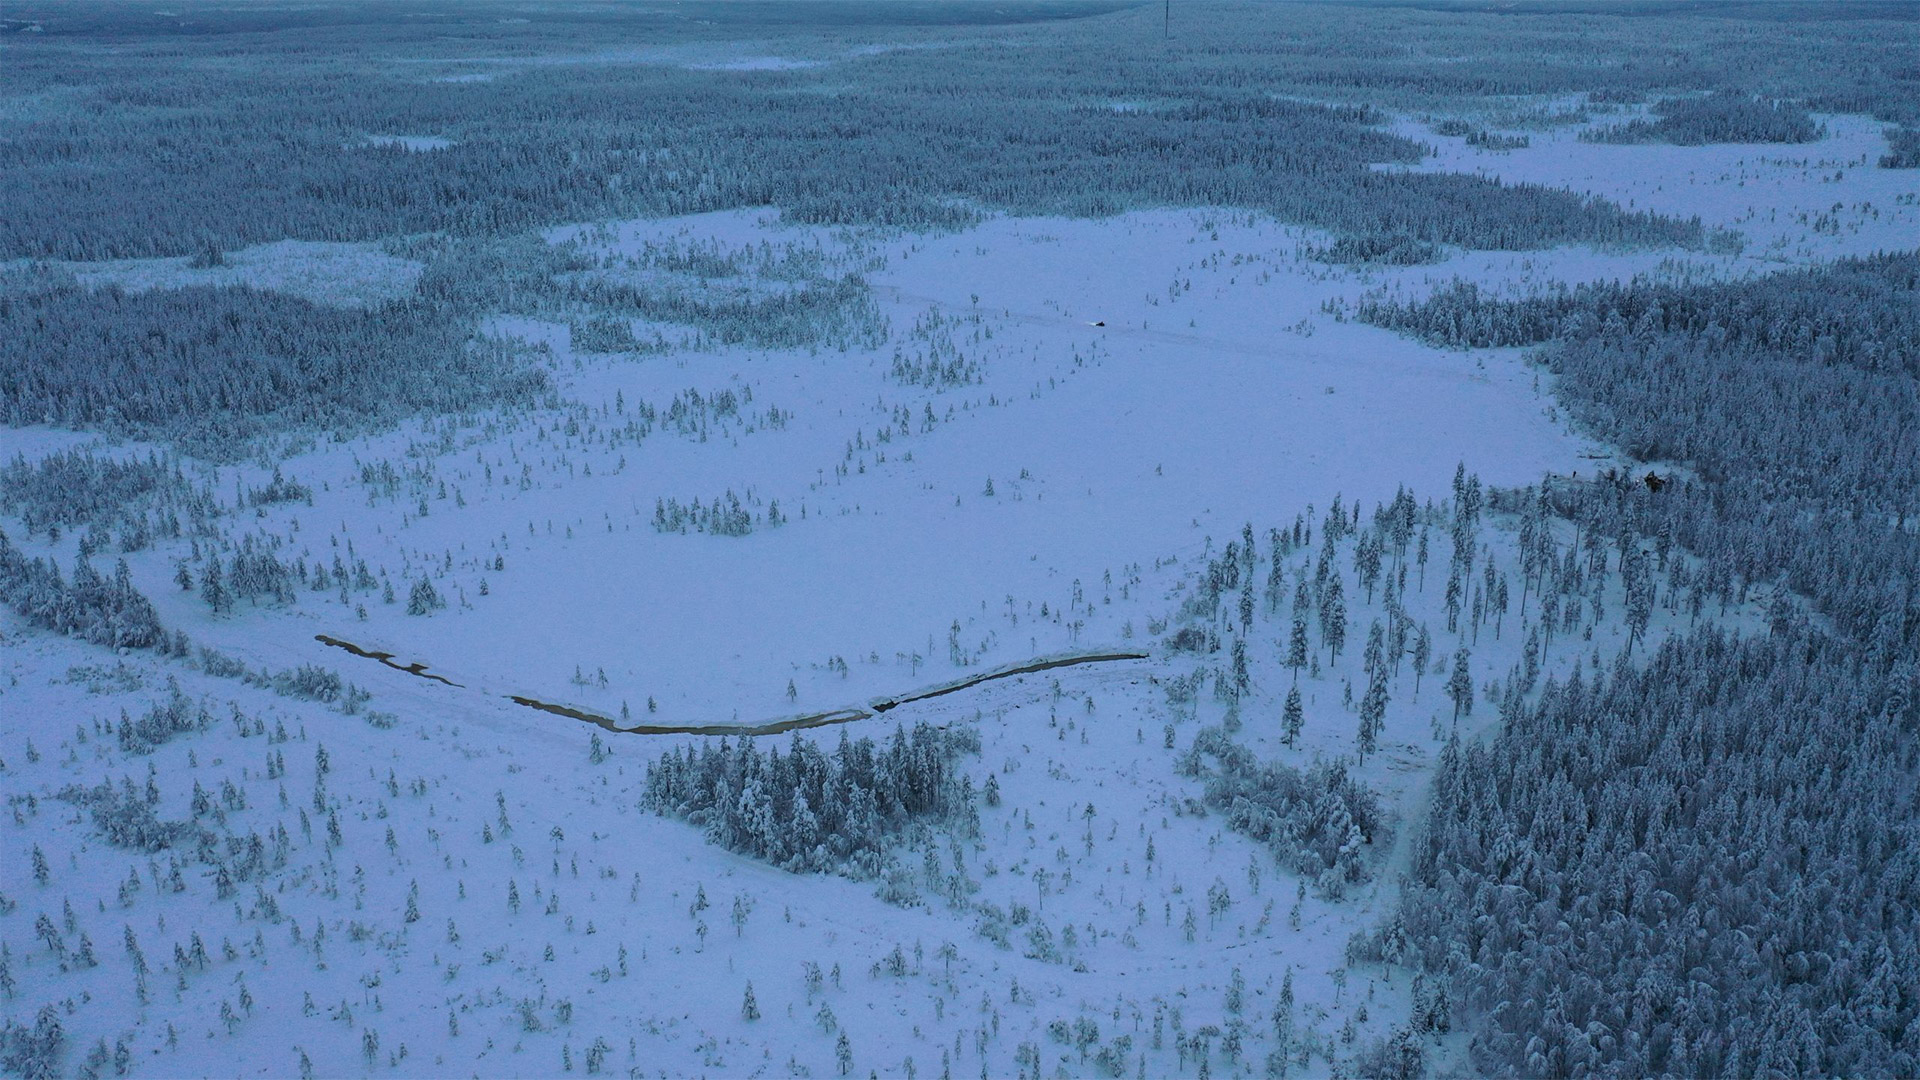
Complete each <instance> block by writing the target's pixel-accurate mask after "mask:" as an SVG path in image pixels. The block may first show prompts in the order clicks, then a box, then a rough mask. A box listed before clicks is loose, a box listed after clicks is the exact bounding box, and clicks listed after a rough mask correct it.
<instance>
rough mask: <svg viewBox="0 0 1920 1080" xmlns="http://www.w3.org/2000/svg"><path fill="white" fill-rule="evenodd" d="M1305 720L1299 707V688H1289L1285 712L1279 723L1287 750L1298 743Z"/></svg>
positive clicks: (1303, 712) (1303, 713)
mask: <svg viewBox="0 0 1920 1080" xmlns="http://www.w3.org/2000/svg"><path fill="white" fill-rule="evenodd" d="M1305 719H1306V715H1305V711H1304V710H1303V709H1302V708H1301V706H1300V688H1299V687H1298V686H1294V687H1290V688H1289V689H1288V690H1287V705H1286V711H1285V712H1284V713H1283V714H1282V716H1281V721H1280V729H1281V731H1282V733H1283V735H1282V739H1283V741H1285V742H1286V744H1287V746H1288V747H1289V748H1291V747H1292V746H1293V745H1294V744H1295V743H1296V742H1298V741H1299V739H1300V729H1301V727H1302V725H1303V724H1304V722H1305Z"/></svg>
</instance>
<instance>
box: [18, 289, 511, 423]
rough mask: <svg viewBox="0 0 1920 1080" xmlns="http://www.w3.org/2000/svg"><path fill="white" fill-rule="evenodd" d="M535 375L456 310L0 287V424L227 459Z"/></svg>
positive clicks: (228, 294)
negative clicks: (122, 438)
mask: <svg viewBox="0 0 1920 1080" xmlns="http://www.w3.org/2000/svg"><path fill="white" fill-rule="evenodd" d="M546 385H547V383H546V377H545V374H544V372H542V371H540V370H538V369H535V368H532V367H529V366H527V365H525V364H523V363H521V362H519V361H518V360H517V359H515V358H514V357H513V355H512V354H511V353H509V352H508V351H507V350H506V349H505V348H504V347H501V346H497V345H491V344H487V343H484V342H477V341H470V340H469V339H468V337H467V332H466V329H465V324H464V323H462V322H460V321H458V320H456V318H455V317H454V316H453V314H452V313H450V312H446V311H441V310H437V309H430V308H425V307H421V306H419V305H415V304H393V305H388V306H386V307H383V308H380V309H377V310H371V311H359V310H344V309H339V308H331V307H326V306H323V305H320V304H315V303H312V302H310V301H307V300H303V299H300V298H297V297H293V296H288V295H285V294H282V293H275V292H268V291H263V290H259V289H253V288H247V287H243V286H227V287H218V288H215V287H204V286H196V287H189V288H181V289H157V290H153V291H149V292H141V293H129V292H125V291H122V290H120V289H118V288H104V289H86V288H82V287H80V286H77V285H70V284H69V285H56V286H53V287H51V288H45V289H40V290H37V291H32V292H26V293H13V294H0V420H4V422H6V423H8V424H16V425H20V424H38V423H51V424H59V425H63V426H68V427H78V428H89V429H95V430H102V431H107V432H111V433H115V434H125V435H135V436H141V437H153V438H161V439H171V440H175V441H177V442H178V443H180V444H181V445H183V446H185V447H188V448H190V449H191V450H192V451H193V452H195V453H198V454H203V455H207V456H213V457H221V458H230V457H233V456H235V455H237V454H239V453H241V452H243V451H244V450H245V449H246V448H247V447H248V445H249V441H250V440H251V439H253V438H256V437H258V436H261V435H265V434H269V433H272V432H273V431H275V430H280V429H285V428H289V427H298V426H305V425H313V426H323V427H344V428H359V427H363V426H366V425H368V424H380V423H385V422H391V421H393V420H395V419H397V418H399V417H402V416H405V415H408V414H411V413H413V412H417V411H421V410H436V411H459V410H465V409H476V408H486V407H494V406H503V405H512V404H518V403H525V402H529V401H532V400H534V399H536V398H537V397H538V396H539V395H540V394H541V393H542V392H543V391H544V390H545V389H546Z"/></svg>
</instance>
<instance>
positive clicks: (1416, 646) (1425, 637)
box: [1413, 623, 1433, 701]
mask: <svg viewBox="0 0 1920 1080" xmlns="http://www.w3.org/2000/svg"><path fill="white" fill-rule="evenodd" d="M1432 660H1433V635H1432V634H1429V633H1427V624H1426V623H1421V624H1420V632H1419V633H1418V634H1415V635H1414V638H1413V699H1414V700H1415V701H1418V700H1420V676H1422V675H1424V674H1426V671H1427V664H1428V663H1430V662H1431V661H1432Z"/></svg>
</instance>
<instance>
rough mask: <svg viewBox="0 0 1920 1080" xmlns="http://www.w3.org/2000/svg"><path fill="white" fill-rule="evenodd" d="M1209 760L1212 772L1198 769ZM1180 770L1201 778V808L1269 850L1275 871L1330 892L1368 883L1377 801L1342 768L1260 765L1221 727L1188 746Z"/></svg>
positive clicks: (1377, 830) (1379, 824) (1379, 825)
mask: <svg viewBox="0 0 1920 1080" xmlns="http://www.w3.org/2000/svg"><path fill="white" fill-rule="evenodd" d="M1208 758H1211V759H1212V761H1213V767H1212V768H1211V769H1208V768H1207V767H1206V766H1205V764H1204V762H1205V760H1206V759H1208ZM1185 765H1186V769H1187V771H1189V772H1192V773H1196V774H1199V775H1202V776H1204V777H1205V779H1206V799H1207V805H1209V806H1211V807H1213V808H1214V809H1216V810H1219V811H1221V812H1223V813H1225V814H1226V817H1227V825H1228V826H1229V827H1230V828H1232V829H1234V830H1236V831H1238V832H1243V833H1245V834H1247V835H1248V836H1249V837H1252V838H1253V839H1254V840H1257V841H1259V842H1261V843H1263V844H1266V845H1268V846H1269V847H1270V848H1271V849H1272V851H1273V854H1274V857H1275V859H1276V860H1278V861H1279V862H1280V863H1281V865H1283V866H1287V867H1290V868H1292V869H1293V870H1294V871H1295V872H1296V873H1298V874H1301V875H1302V876H1304V877H1307V878H1310V879H1313V880H1315V881H1318V882H1319V883H1320V884H1321V885H1322V886H1323V887H1324V888H1326V889H1327V890H1328V891H1330V892H1334V893H1338V892H1339V891H1340V890H1341V889H1343V888H1344V887H1345V886H1347V885H1349V884H1352V883H1356V882H1359V881H1363V880H1365V879H1366V878H1367V876H1368V868H1367V865H1366V861H1365V860H1366V851H1367V848H1368V847H1370V846H1371V845H1372V844H1373V843H1374V842H1375V841H1376V840H1377V839H1378V838H1379V837H1380V834H1381V831H1382V830H1383V829H1384V828H1385V826H1386V822H1385V816H1384V814H1383V813H1382V811H1381V808H1380V800H1379V799H1378V798H1377V797H1376V796H1375V795H1374V794H1373V793H1372V792H1371V791H1368V790H1367V789H1366V788H1364V787H1362V786H1361V785H1360V784H1359V783H1358V782H1356V781H1355V780H1354V779H1353V778H1352V777H1350V776H1348V775H1347V767H1346V765H1345V764H1343V763H1341V762H1339V761H1334V762H1316V763H1315V764H1314V765H1313V766H1312V767H1310V768H1309V769H1308V770H1307V771H1306V772H1304V773H1303V772H1301V771H1300V770H1298V769H1295V768H1292V767H1291V766H1288V765H1283V764H1280V763H1278V762H1263V761H1260V760H1259V759H1258V758H1256V757H1255V756H1254V755H1253V753H1252V752H1251V751H1249V750H1247V749H1246V748H1245V747H1243V746H1240V745H1239V744H1237V743H1235V742H1233V741H1232V740H1231V739H1229V738H1228V737H1227V735H1226V733H1225V732H1224V731H1222V730H1220V729H1219V728H1208V729H1206V730H1205V731H1202V732H1201V733H1200V734H1199V736H1197V737H1196V738H1195V739H1194V742H1193V748H1192V749H1191V750H1190V751H1189V752H1188V755H1187V758H1186V762H1185Z"/></svg>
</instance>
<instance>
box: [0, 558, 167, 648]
mask: <svg viewBox="0 0 1920 1080" xmlns="http://www.w3.org/2000/svg"><path fill="white" fill-rule="evenodd" d="M0 599H4V600H5V601H6V603H7V605H8V606H9V607H11V608H13V609H14V610H15V611H17V612H19V613H20V615H21V617H23V618H25V619H26V620H27V621H28V622H31V623H32V624H34V625H35V626H38V627H40V628H42V629H45V630H52V631H53V632H54V633H56V634H64V635H66V636H68V637H77V638H81V639H83V640H85V641H90V642H92V643H93V644H95V645H105V646H108V647H110V648H116V649H120V648H134V649H144V648H152V647H171V646H172V645H173V644H174V643H173V641H172V640H171V639H169V638H168V636H167V634H166V632H165V631H164V630H162V629H161V627H160V617H159V616H158V615H157V614H156V613H155V612H154V610H153V604H152V602H150V601H149V600H148V599H147V598H146V597H145V596H143V595H141V593H140V591H139V590H138V589H136V588H134V587H133V578H132V575H131V574H130V573H129V572H128V570H127V563H126V560H125V559H122V560H120V561H119V562H117V563H116V564H115V565H114V569H113V576H112V577H111V578H107V577H102V576H101V575H100V572H99V571H98V570H95V569H94V567H93V564H92V563H90V562H88V561H87V560H86V559H84V558H82V559H80V560H78V561H76V562H75V563H74V567H73V580H72V581H71V582H68V581H67V580H66V579H65V578H64V577H62V576H61V574H60V568H59V567H58V566H55V565H54V564H53V562H52V561H51V560H49V559H41V558H31V559H30V558H28V557H27V556H26V555H25V554H24V553H22V552H21V551H20V549H19V548H16V547H14V546H13V543H12V542H11V541H10V540H8V539H7V534H6V533H5V532H3V531H0Z"/></svg>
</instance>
